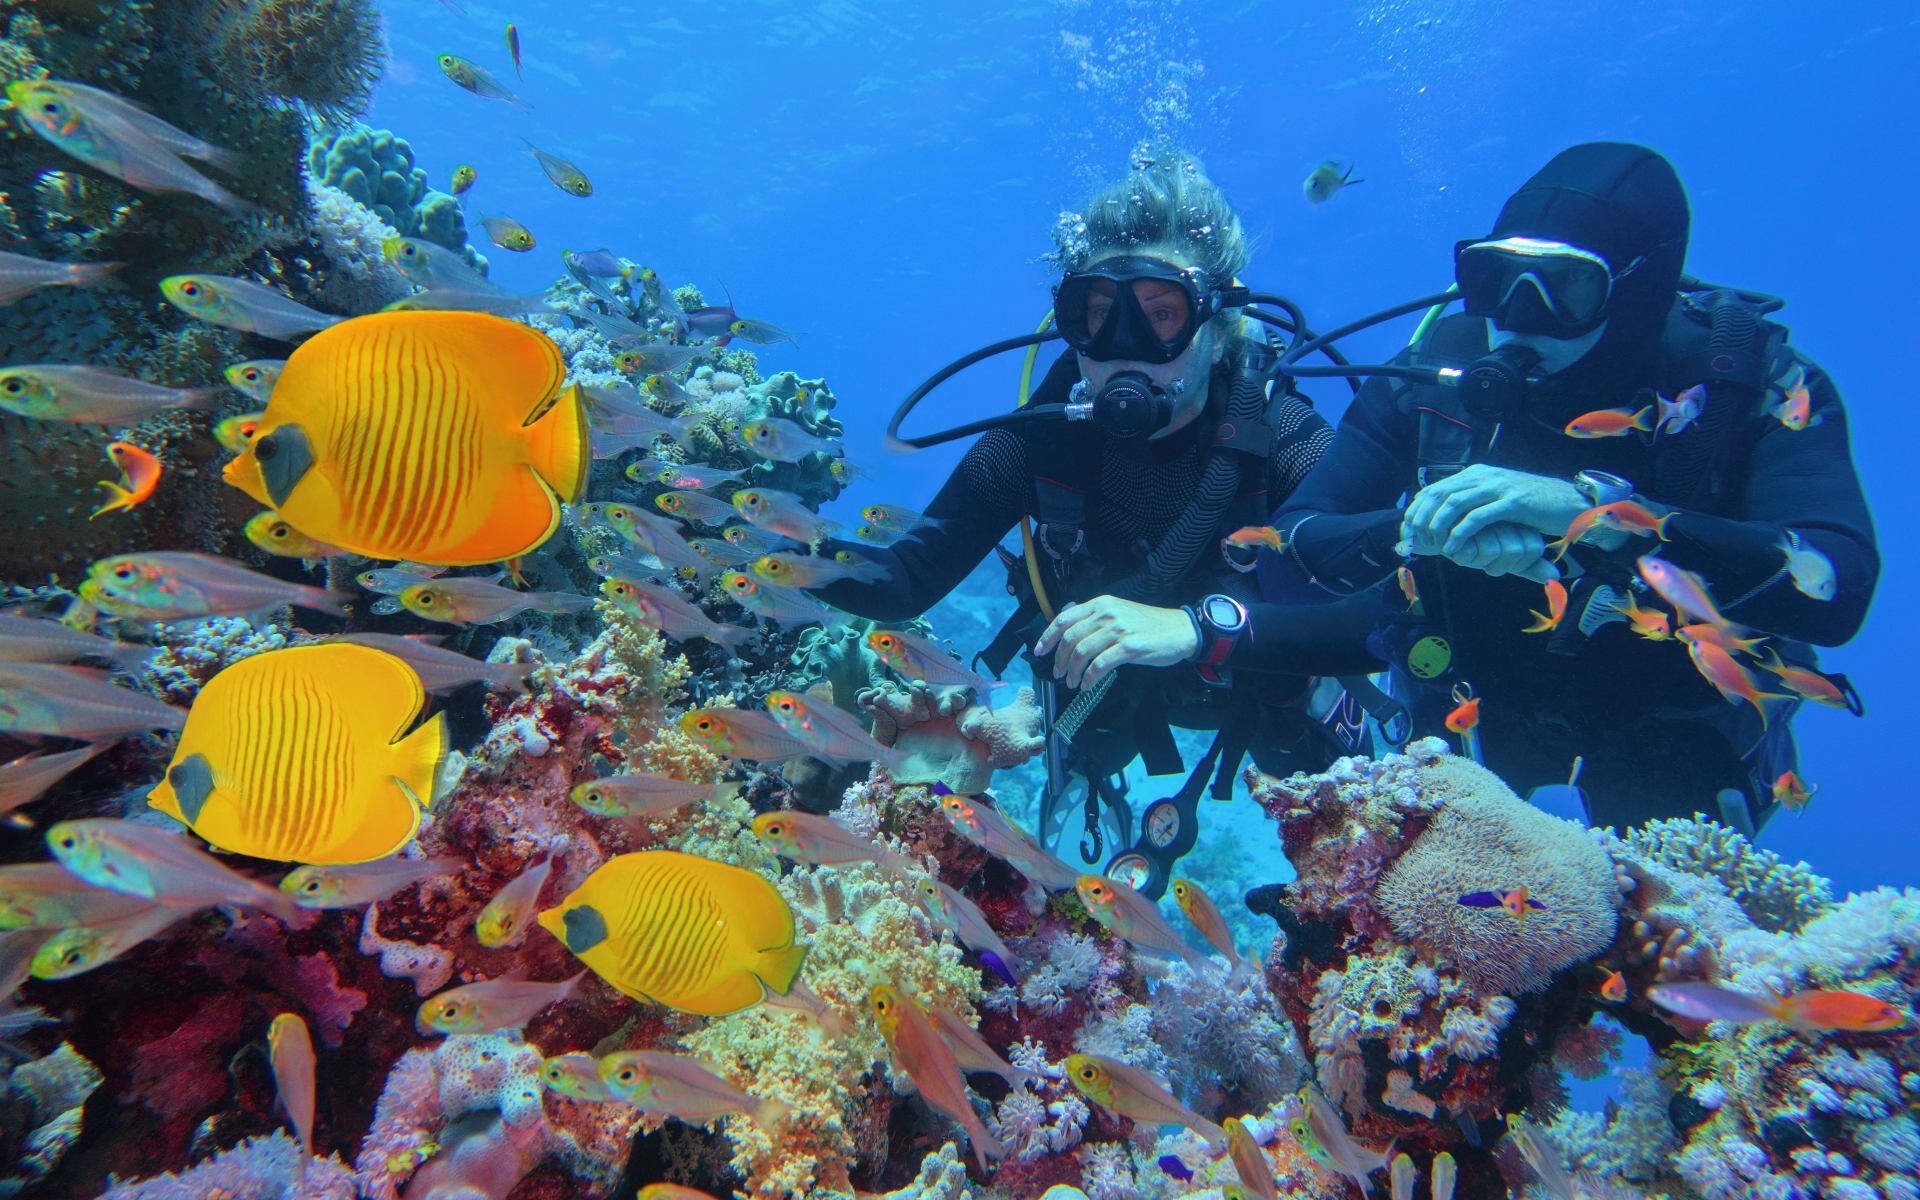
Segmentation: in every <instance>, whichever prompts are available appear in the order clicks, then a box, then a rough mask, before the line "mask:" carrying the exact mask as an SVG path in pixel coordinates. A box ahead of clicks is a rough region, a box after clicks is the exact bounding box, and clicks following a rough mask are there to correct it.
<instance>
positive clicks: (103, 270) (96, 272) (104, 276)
mask: <svg viewBox="0 0 1920 1200" xmlns="http://www.w3.org/2000/svg"><path fill="white" fill-rule="evenodd" d="M119 269H120V264H119V263H117V262H103V263H68V264H67V282H68V283H70V284H72V285H73V286H75V287H99V286H100V285H101V284H103V283H106V282H107V281H108V280H109V279H111V278H112V277H113V273H114V272H115V271H118V270H119Z"/></svg>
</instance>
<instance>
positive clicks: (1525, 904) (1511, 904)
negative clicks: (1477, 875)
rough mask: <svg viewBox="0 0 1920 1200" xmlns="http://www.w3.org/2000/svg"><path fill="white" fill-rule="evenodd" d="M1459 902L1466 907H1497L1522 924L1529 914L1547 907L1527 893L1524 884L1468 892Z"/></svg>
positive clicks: (1542, 910)
mask: <svg viewBox="0 0 1920 1200" xmlns="http://www.w3.org/2000/svg"><path fill="white" fill-rule="evenodd" d="M1459 903H1460V904H1461V905H1462V906H1463V907H1466V908H1497V909H1500V910H1501V911H1503V912H1505V913H1506V914H1507V915H1508V916H1510V917H1512V918H1513V919H1514V920H1516V921H1519V922H1521V923H1522V924H1524V923H1525V922H1526V919H1527V917H1528V915H1529V914H1531V913H1535V912H1544V911H1545V910H1546V907H1547V906H1546V905H1544V904H1542V903H1540V902H1539V901H1538V900H1535V899H1534V898H1533V897H1532V895H1531V894H1529V893H1528V891H1527V886H1526V885H1525V884H1521V885H1520V886H1519V887H1510V888H1495V889H1494V890H1493V891H1490V892H1468V893H1466V894H1465V895H1463V896H1461V897H1460V900H1459Z"/></svg>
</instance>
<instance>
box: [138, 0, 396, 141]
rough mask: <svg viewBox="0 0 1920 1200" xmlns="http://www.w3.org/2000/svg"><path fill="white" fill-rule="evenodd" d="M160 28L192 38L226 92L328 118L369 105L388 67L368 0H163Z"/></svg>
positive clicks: (204, 63)
mask: <svg viewBox="0 0 1920 1200" xmlns="http://www.w3.org/2000/svg"><path fill="white" fill-rule="evenodd" d="M161 7H162V8H164V9H165V10H167V17H168V20H167V22H166V23H165V24H164V25H163V28H164V29H165V30H167V31H168V33H169V34H170V36H173V37H186V38H191V39H193V40H192V42H191V45H192V46H193V48H194V51H195V53H196V54H197V57H198V59H199V63H200V65H201V67H202V68H203V69H204V70H205V71H206V72H207V74H208V76H209V77H210V78H211V79H213V80H214V81H215V82H216V83H218V84H219V86H220V87H221V89H222V90H224V91H225V92H227V93H228V94H230V95H232V96H234V97H236V98H238V99H242V100H245V101H249V102H252V103H256V104H262V105H267V104H275V103H279V104H290V105H297V106H299V107H301V108H303V109H305V110H306V111H307V112H310V113H312V114H314V115H315V116H317V117H320V118H322V119H325V120H329V121H340V120H345V119H347V118H350V117H353V116H354V115H356V114H358V113H359V112H361V111H362V110H364V109H365V108H366V107H367V103H368V101H369V100H370V99H372V95H373V87H374V85H375V84H376V83H378V82H379V81H380V75H381V72H382V71H383V70H384V69H385V66H386V47H385V45H384V44H383V40H382V37H381V30H380V14H379V10H378V9H377V8H376V7H375V5H374V4H373V3H372V0H168V2H167V3H166V4H164V5H162V6H161Z"/></svg>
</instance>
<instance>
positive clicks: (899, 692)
mask: <svg viewBox="0 0 1920 1200" xmlns="http://www.w3.org/2000/svg"><path fill="white" fill-rule="evenodd" d="M972 697H973V693H972V691H971V690H970V689H968V688H938V689H933V688H927V687H924V686H916V687H913V688H909V689H902V688H899V687H895V686H892V685H882V686H880V687H874V688H867V689H864V690H863V691H861V692H860V694H859V697H858V701H859V704H860V706H861V707H862V708H864V709H866V710H867V711H868V712H870V713H872V714H873V736H874V739H875V740H876V741H878V742H880V743H881V744H882V745H885V746H892V747H894V748H895V749H896V750H899V751H900V752H901V754H902V755H903V756H904V761H903V762H902V763H900V765H899V766H898V767H897V768H896V769H895V771H894V776H895V778H897V779H898V780H899V781H900V782H901V783H933V782H935V781H938V782H940V783H944V784H945V785H946V786H948V787H950V788H952V789H953V790H954V791H956V792H962V793H974V792H984V791H986V790H987V787H988V786H989V785H990V784H991V783H992V781H993V773H994V771H996V770H999V769H1002V768H1006V767H1017V766H1019V765H1020V764H1021V763H1024V762H1026V761H1027V760H1028V759H1030V758H1032V757H1033V756H1034V755H1036V754H1038V753H1040V751H1041V749H1042V748H1043V747H1044V746H1045V745H1046V739H1045V738H1044V737H1042V736H1041V734H1040V710H1039V708H1038V707H1036V706H1035V704H1034V699H1033V689H1031V688H1021V689H1020V691H1019V693H1018V694H1017V695H1016V696H1015V697H1014V700H1013V702H1012V703H1011V704H1007V705H1005V706H1003V707H1001V708H998V709H995V708H989V707H987V706H986V705H985V704H976V703H974V702H973V698H972Z"/></svg>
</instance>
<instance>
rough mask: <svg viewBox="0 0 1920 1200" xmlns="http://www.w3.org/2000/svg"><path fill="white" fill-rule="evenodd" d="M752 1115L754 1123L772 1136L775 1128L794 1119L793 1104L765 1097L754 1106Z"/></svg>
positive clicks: (761, 1130)
mask: <svg viewBox="0 0 1920 1200" xmlns="http://www.w3.org/2000/svg"><path fill="white" fill-rule="evenodd" d="M751 1115H752V1117H753V1123H754V1124H755V1125H758V1126H759V1127H760V1132H762V1133H764V1134H766V1135H767V1136H768V1137H772V1136H773V1131H774V1130H775V1129H777V1128H779V1127H780V1126H782V1125H785V1124H786V1123H787V1122H788V1121H791V1120H792V1119H793V1106H792V1105H790V1104H783V1103H781V1102H780V1101H778V1100H768V1099H765V1098H764V1097H763V1098H761V1099H760V1102H759V1103H758V1104H756V1105H754V1106H753V1112H752V1114H751Z"/></svg>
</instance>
